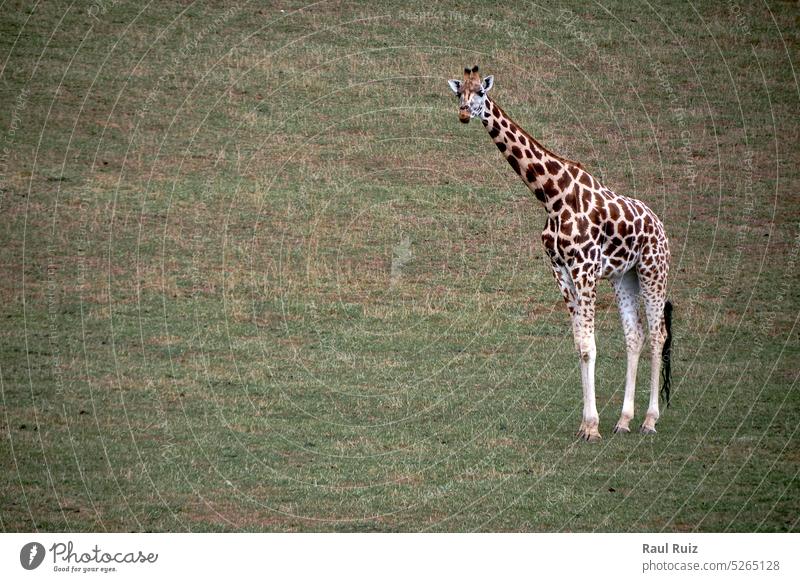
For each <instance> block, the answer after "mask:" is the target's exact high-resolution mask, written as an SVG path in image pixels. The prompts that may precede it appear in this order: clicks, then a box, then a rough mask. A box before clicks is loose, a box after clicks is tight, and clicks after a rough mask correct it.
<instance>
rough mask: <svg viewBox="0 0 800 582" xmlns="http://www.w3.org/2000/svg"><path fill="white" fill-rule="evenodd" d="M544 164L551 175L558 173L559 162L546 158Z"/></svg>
mask: <svg viewBox="0 0 800 582" xmlns="http://www.w3.org/2000/svg"><path fill="white" fill-rule="evenodd" d="M544 166H545V167H546V168H547V171H548V172H550V174H552V175H553V176H555V175H556V174H558V171H559V170H560V169H561V164H559V163H558V162H556V161H555V160H547V161H546V162H545V163H544Z"/></svg>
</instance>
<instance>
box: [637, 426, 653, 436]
mask: <svg viewBox="0 0 800 582" xmlns="http://www.w3.org/2000/svg"><path fill="white" fill-rule="evenodd" d="M639 432H640V433H642V434H656V429H655V427H652V426H647V425H646V424H643V425H642V427H641V428H640V429H639Z"/></svg>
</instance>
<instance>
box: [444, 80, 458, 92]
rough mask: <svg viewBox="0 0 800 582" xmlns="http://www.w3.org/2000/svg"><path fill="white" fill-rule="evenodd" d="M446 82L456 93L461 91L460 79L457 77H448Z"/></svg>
mask: <svg viewBox="0 0 800 582" xmlns="http://www.w3.org/2000/svg"><path fill="white" fill-rule="evenodd" d="M447 84H448V85H450V88H451V89H452V90H453V93H455V94H456V95H458V93H459V91H461V81H459V80H458V79H450V80H449V81H448V82H447Z"/></svg>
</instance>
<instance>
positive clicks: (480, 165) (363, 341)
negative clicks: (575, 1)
mask: <svg viewBox="0 0 800 582" xmlns="http://www.w3.org/2000/svg"><path fill="white" fill-rule="evenodd" d="M184 4H185V5H184ZM662 4H663V3H662ZM709 4H710V5H709V6H705V5H704V4H701V5H700V6H697V7H696V8H695V9H692V8H691V7H687V5H685V4H684V3H682V2H674V3H667V4H665V5H659V6H658V7H657V8H654V7H651V6H650V5H648V4H640V5H639V4H637V5H634V6H631V5H630V3H627V2H616V1H613V2H606V3H605V4H604V6H605V7H606V8H607V10H604V9H603V8H601V7H600V6H599V5H587V6H582V5H576V6H575V7H574V8H573V13H574V17H573V16H567V15H566V13H560V12H559V10H560V8H556V7H554V6H551V5H550V4H547V5H544V6H537V5H530V6H529V7H527V8H522V9H511V8H509V7H500V6H496V5H494V3H485V4H484V3H479V2H477V3H476V2H453V3H451V4H449V5H443V6H439V5H437V6H436V8H432V7H431V6H432V5H431V4H430V3H422V2H419V3H408V4H407V5H406V6H405V7H404V8H402V9H399V8H397V7H392V5H391V4H390V3H385V4H383V3H377V4H375V3H371V4H370V5H369V6H367V5H363V6H362V5H357V4H350V3H328V2H323V3H321V4H316V5H313V6H311V7H308V8H306V9H303V10H298V9H299V8H301V6H302V5H301V4H299V3H292V2H288V3H284V4H281V5H280V7H278V8H267V7H263V6H261V5H260V4H252V5H251V4H248V3H242V4H238V5H234V7H233V8H232V9H231V10H230V11H229V10H228V8H227V7H226V6H225V5H223V3H219V4H215V3H212V4H206V3H203V4H202V5H200V4H198V5H195V4H189V3H183V4H176V5H174V6H173V5H171V4H165V3H153V4H151V5H149V6H147V7H146V8H141V6H139V5H138V4H137V3H127V2H123V3H119V4H114V3H111V2H107V3H96V4H94V5H93V6H95V8H94V9H93V10H92V9H87V8H79V7H76V6H70V5H69V4H68V3H60V2H48V3H43V4H38V5H36V6H34V5H33V4H30V3H25V2H11V3H10V4H8V3H7V4H6V5H4V7H3V10H2V16H0V31H2V34H0V55H2V59H3V61H2V62H4V63H5V64H4V66H3V69H2V72H1V73H0V77H1V78H2V83H0V95H2V100H3V104H4V105H3V107H2V109H0V130H1V131H2V132H3V134H2V136H0V140H2V141H3V147H4V148H5V149H3V150H0V152H5V153H4V154H3V158H2V162H3V164H2V166H0V170H2V172H1V175H0V177H1V178H2V184H1V185H2V198H0V216H1V217H2V218H1V219H0V220H2V228H0V269H1V271H0V294H1V298H2V299H1V301H0V318H2V322H3V325H2V327H1V328H0V392H1V393H2V400H0V409H1V410H2V414H0V426H2V440H0V463H2V471H0V527H2V529H3V530H5V531H26V530H34V529H36V530H48V531H87V530H101V531H104V530H108V531H119V530H126V531H127V530H133V531H187V530H191V531H239V530H252V531H311V530H314V531H421V530H425V531H473V530H479V531H498V530H499V531H652V530H656V531H660V530H663V531H686V530H700V531H790V530H796V529H797V528H798V521H797V515H798V514H799V513H800V490H799V487H798V485H799V482H798V467H800V463H799V462H798V461H800V458H798V453H797V451H798V435H797V428H798V424H799V422H800V412H798V411H799V410H800V394H798V387H797V380H798V371H797V368H796V363H797V361H798V356H800V350H798V346H799V345H800V342H799V341H798V340H799V339H800V338H799V337H798V328H797V314H798V309H800V292H799V291H798V286H797V280H798V271H800V256H798V252H799V251H800V238H798V232H799V231H798V223H800V199H798V195H797V192H798V187H800V180H799V179H798V178H799V177H800V175H799V174H798V167H800V166H799V165H798V162H799V161H800V156H798V149H797V143H798V130H799V129H800V122H798V86H797V82H796V78H795V69H793V68H792V63H794V62H796V60H797V56H798V47H799V46H800V45H799V44H798V35H797V30H798V28H797V22H796V19H797V12H796V9H795V8H794V6H793V4H791V3H786V2H771V3H769V4H768V5H757V6H750V5H749V4H747V3H742V4H741V5H738V4H735V3H731V4H725V3H722V4H711V3H709ZM89 10H92V12H91V13H89V12H87V11H89ZM738 14H741V18H740V19H737V16H736V15H738ZM474 17H477V19H478V20H479V21H480V22H478V21H476V20H475V19H474ZM474 63H479V64H480V65H481V68H482V70H483V71H485V72H487V73H491V74H494V75H495V80H496V81H495V88H494V90H493V92H494V96H495V98H496V99H497V101H498V102H499V103H501V104H502V105H503V107H504V108H505V109H506V110H507V111H508V112H509V114H510V115H511V116H513V117H514V118H515V119H516V120H517V121H518V122H519V123H520V124H521V125H522V126H523V127H525V128H526V129H527V130H528V131H529V132H530V133H532V134H533V135H535V136H538V137H539V138H540V139H541V141H543V142H544V143H545V144H547V145H549V146H551V147H552V148H553V149H555V150H556V151H558V152H560V153H562V154H564V155H567V156H569V157H571V158H574V159H578V160H580V161H582V162H583V163H584V165H586V166H588V167H589V168H590V169H591V170H593V171H595V172H596V174H597V175H601V176H602V177H603V179H604V180H605V182H606V183H607V185H609V186H610V187H612V188H614V189H615V190H616V191H617V192H620V193H625V194H629V195H633V196H636V197H639V198H641V199H642V200H644V201H646V202H647V203H648V204H649V205H650V206H651V207H652V208H653V209H654V210H655V211H656V212H657V213H658V214H659V215H660V216H661V217H662V218H663V220H664V222H665V224H666V226H667V229H668V232H669V235H670V238H671V243H672V251H673V265H672V267H673V270H672V274H671V282H670V287H671V292H670V296H671V298H672V300H673V301H674V303H675V306H676V309H675V329H676V331H675V335H676V340H675V341H676V345H675V349H676V359H675V362H674V366H673V370H674V374H675V385H674V394H673V404H672V406H671V407H670V408H669V409H667V410H666V411H664V413H663V415H662V419H661V421H660V422H659V433H658V435H656V436H655V437H653V438H644V437H641V436H639V435H638V434H637V435H628V436H624V437H614V436H613V435H612V434H611V427H612V426H613V423H614V422H615V421H616V419H617V417H618V414H619V408H620V406H621V401H622V387H623V381H624V374H625V364H624V359H625V350H624V345H623V342H622V333H621V330H620V326H619V323H618V316H617V313H616V308H615V306H614V303H613V297H612V294H611V291H610V287H609V286H608V285H607V284H605V283H604V284H603V285H602V287H601V292H600V297H599V301H598V322H597V325H598V352H599V356H598V362H597V384H598V408H599V409H600V415H601V423H602V424H601V432H602V433H603V436H604V439H603V441H602V442H601V443H600V444H598V445H587V444H584V443H581V442H577V441H576V440H575V439H574V436H573V435H574V432H575V430H576V429H577V427H578V424H579V420H580V411H581V389H580V376H579V370H578V362H577V358H576V356H575V354H574V353H573V348H572V338H571V335H570V334H571V332H570V326H569V323H568V316H567V314H566V311H565V309H564V307H563V303H562V301H561V299H560V296H559V293H558V290H557V288H556V286H555V284H554V282H553V280H552V277H551V275H550V273H549V269H548V267H547V265H546V264H545V262H544V259H543V253H542V249H541V244H540V241H539V232H540V230H541V227H542V225H543V223H544V212H543V210H542V209H541V208H540V207H539V206H538V204H537V202H536V200H535V199H532V197H530V196H529V193H528V191H527V190H525V188H524V187H523V186H522V184H521V183H520V182H519V181H518V179H517V178H516V176H514V174H513V172H512V171H511V170H510V168H509V167H508V166H507V165H506V164H505V163H504V162H503V160H502V158H501V157H500V156H499V155H498V154H497V153H496V151H495V148H494V147H493V146H492V144H491V142H490V140H489V139H488V137H487V136H486V135H485V132H484V131H483V129H482V128H481V126H480V124H470V125H469V126H463V125H461V124H460V123H458V121H457V115H456V113H457V112H456V104H455V101H454V100H453V98H452V96H451V95H450V93H449V89H448V88H447V86H446V84H445V81H446V79H447V78H450V77H452V76H458V74H459V71H460V70H461V69H462V68H463V67H464V66H465V65H472V64H474ZM404 241H405V242H404ZM393 260H394V264H395V268H394V270H393V269H392V264H393ZM647 360H648V358H643V362H642V365H641V367H640V373H639V391H638V394H637V418H638V419H641V418H642V415H643V412H644V408H645V407H646V399H647V394H646V389H645V388H646V383H647V378H648V367H647Z"/></svg>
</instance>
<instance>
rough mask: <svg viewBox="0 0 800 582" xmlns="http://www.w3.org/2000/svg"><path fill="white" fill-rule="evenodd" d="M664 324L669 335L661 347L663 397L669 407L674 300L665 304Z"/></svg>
mask: <svg viewBox="0 0 800 582" xmlns="http://www.w3.org/2000/svg"><path fill="white" fill-rule="evenodd" d="M664 326H665V327H666V328H667V337H666V339H665V340H664V347H663V348H662V349H661V380H662V382H663V383H662V385H661V397H662V398H663V399H664V402H665V403H666V405H667V407H669V393H670V389H671V388H672V302H671V301H667V302H666V303H665V304H664Z"/></svg>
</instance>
